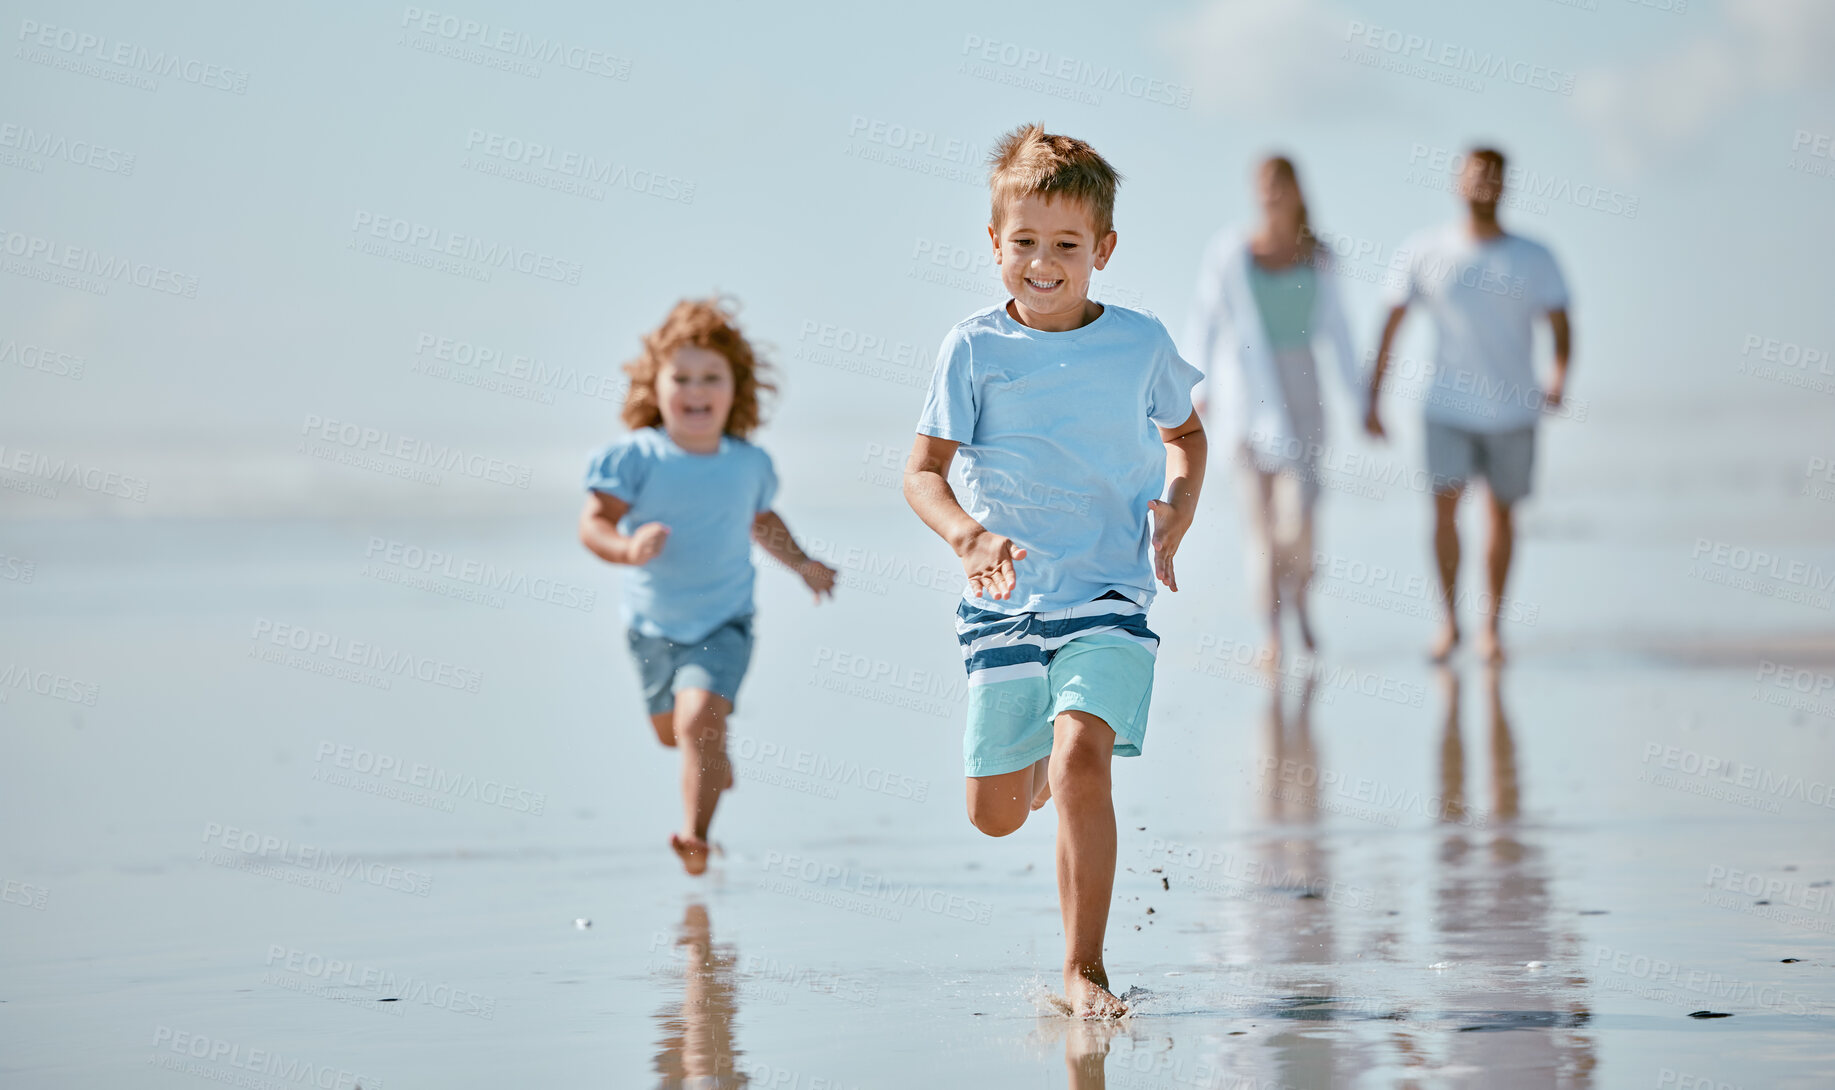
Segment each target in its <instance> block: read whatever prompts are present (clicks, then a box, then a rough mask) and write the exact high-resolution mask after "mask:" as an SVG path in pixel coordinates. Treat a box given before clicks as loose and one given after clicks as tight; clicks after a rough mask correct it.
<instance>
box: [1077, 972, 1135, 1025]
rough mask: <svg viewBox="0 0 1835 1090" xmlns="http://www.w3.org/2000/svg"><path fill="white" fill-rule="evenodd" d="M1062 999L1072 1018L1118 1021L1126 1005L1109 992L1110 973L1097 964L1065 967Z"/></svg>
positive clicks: (1126, 1008) (1124, 1011)
mask: <svg viewBox="0 0 1835 1090" xmlns="http://www.w3.org/2000/svg"><path fill="white" fill-rule="evenodd" d="M1064 998H1065V999H1066V1000H1068V1001H1069V1002H1070V1009H1071V1016H1072V1017H1074V1018H1120V1017H1121V1016H1122V1015H1124V1014H1127V1013H1128V1005H1127V1004H1126V1003H1123V1002H1122V1001H1121V1000H1119V999H1117V998H1115V993H1113V992H1111V991H1109V974H1108V973H1107V972H1105V971H1104V970H1103V968H1102V966H1100V965H1086V966H1082V967H1078V966H1067V967H1066V968H1065V970H1064Z"/></svg>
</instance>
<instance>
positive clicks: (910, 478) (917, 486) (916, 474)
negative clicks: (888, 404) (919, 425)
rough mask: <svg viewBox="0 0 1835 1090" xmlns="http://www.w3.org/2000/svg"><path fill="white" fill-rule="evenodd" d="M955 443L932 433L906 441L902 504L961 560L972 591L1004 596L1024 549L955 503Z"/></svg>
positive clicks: (1012, 581)
mask: <svg viewBox="0 0 1835 1090" xmlns="http://www.w3.org/2000/svg"><path fill="white" fill-rule="evenodd" d="M960 445H961V444H960V443H956V442H952V441H950V440H948V439H938V438H937V437H936V436H934V435H923V434H919V435H918V437H917V439H916V441H915V442H913V443H912V444H911V457H909V458H907V459H906V460H905V502H906V503H908V504H910V505H911V509H912V510H913V511H916V512H917V516H918V518H920V519H923V520H924V525H926V526H928V527H930V528H931V529H932V530H934V531H936V534H937V536H938V537H940V538H942V539H943V540H944V541H946V542H948V543H949V547H950V549H951V551H953V552H954V553H955V554H956V555H957V556H958V557H960V558H961V559H962V570H963V571H965V572H967V573H968V582H969V587H970V588H971V589H972V590H974V592H975V593H976V595H982V594H984V593H985V594H986V595H987V596H988V597H992V598H1008V597H1011V596H1012V594H1013V586H1014V583H1015V582H1016V579H1015V576H1014V574H1013V562H1014V561H1016V560H1021V559H1024V558H1025V555H1026V550H1025V549H1023V548H1020V547H1019V546H1017V545H1015V544H1014V543H1013V542H1012V541H1011V540H1009V539H1007V538H1005V537H1002V536H1001V535H999V534H994V533H989V532H988V529H987V527H985V526H983V525H981V523H979V522H976V521H975V520H974V519H972V518H970V517H969V514H968V512H967V511H964V510H963V509H962V505H961V504H960V503H958V502H956V493H955V490H954V489H952V488H950V487H949V463H950V462H952V461H954V460H955V457H956V448H957V447H958V446H960Z"/></svg>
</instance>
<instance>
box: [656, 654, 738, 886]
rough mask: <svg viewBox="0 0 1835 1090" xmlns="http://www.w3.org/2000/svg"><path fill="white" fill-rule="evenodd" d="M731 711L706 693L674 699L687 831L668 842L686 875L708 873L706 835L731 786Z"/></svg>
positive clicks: (679, 694)
mask: <svg viewBox="0 0 1835 1090" xmlns="http://www.w3.org/2000/svg"><path fill="white" fill-rule="evenodd" d="M731 707H732V705H730V704H728V703H727V701H726V698H725V697H723V696H718V695H716V694H714V693H710V692H708V691H707V690H706V689H683V690H681V691H679V692H677V693H676V694H675V736H676V739H677V740H678V742H679V743H680V745H681V749H682V808H683V824H682V831H681V832H679V833H675V834H672V835H671V836H670V837H669V845H670V847H672V848H674V849H675V854H677V855H679V856H681V857H682V869H684V870H686V871H687V872H688V873H689V874H700V873H701V872H702V871H705V870H706V869H707V851H708V849H707V829H708V826H709V825H711V824H712V823H713V820H714V807H716V806H718V805H719V803H720V792H721V791H723V790H725V789H726V786H727V784H729V783H730V782H731V781H732V774H733V771H732V767H731V765H730V764H729V763H728V762H727V759H726V715H727V712H728V711H729V710H731Z"/></svg>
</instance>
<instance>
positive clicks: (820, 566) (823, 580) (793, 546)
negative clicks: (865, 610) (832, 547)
mask: <svg viewBox="0 0 1835 1090" xmlns="http://www.w3.org/2000/svg"><path fill="white" fill-rule="evenodd" d="M752 540H753V541H756V542H758V544H759V547H760V548H762V549H764V551H765V552H767V553H770V554H771V558H772V559H773V560H775V561H777V562H778V563H779V564H782V565H783V566H784V567H786V568H789V569H790V570H791V571H793V572H795V573H796V574H798V575H800V576H802V577H803V582H804V583H805V584H807V585H808V587H809V589H810V591H811V593H813V594H814V595H815V596H816V601H817V602H820V601H821V600H822V595H824V594H826V595H828V596H829V597H830V598H833V597H834V596H835V569H833V568H831V567H829V566H828V565H827V564H824V563H822V562H821V561H820V560H816V559H814V558H812V557H811V556H810V555H809V554H808V553H806V552H804V551H803V547H802V546H801V545H798V544H797V543H796V537H795V535H793V534H792V533H791V532H790V527H788V526H786V525H784V520H783V518H782V517H780V516H779V515H778V513H777V512H776V511H760V512H759V513H758V514H757V516H755V517H754V518H753V519H752Z"/></svg>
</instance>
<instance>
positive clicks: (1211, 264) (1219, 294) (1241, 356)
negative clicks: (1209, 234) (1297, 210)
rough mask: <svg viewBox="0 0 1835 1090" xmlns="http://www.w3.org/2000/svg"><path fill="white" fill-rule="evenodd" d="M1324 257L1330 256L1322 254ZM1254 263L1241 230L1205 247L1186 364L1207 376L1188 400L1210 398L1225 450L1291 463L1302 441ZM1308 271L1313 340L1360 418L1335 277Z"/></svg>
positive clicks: (1361, 389) (1357, 374) (1354, 362)
mask: <svg viewBox="0 0 1835 1090" xmlns="http://www.w3.org/2000/svg"><path fill="white" fill-rule="evenodd" d="M1321 256H1322V257H1329V255H1328V254H1325V253H1324V251H1321ZM1253 260H1254V258H1253V257H1252V256H1250V253H1249V238H1248V235H1247V233H1246V232H1244V231H1243V230H1241V229H1240V228H1230V229H1226V230H1223V231H1219V232H1218V233H1217V235H1216V236H1215V237H1214V238H1212V239H1211V241H1210V244H1209V245H1208V246H1206V247H1205V250H1204V259H1203V261H1202V262H1201V263H1200V265H1199V268H1198V290H1197V295H1196V298H1195V299H1194V300H1193V304H1192V310H1191V317H1190V319H1189V321H1188V322H1187V323H1186V332H1185V348H1186V353H1187V354H1186V359H1187V360H1188V361H1189V362H1190V363H1191V364H1192V365H1193V366H1195V367H1197V368H1198V369H1199V370H1200V371H1203V372H1204V375H1205V379H1204V381H1203V382H1202V383H1200V384H1199V386H1198V389H1196V390H1193V391H1192V397H1193V398H1194V400H1195V399H1197V398H1199V397H1206V398H1207V399H1208V400H1209V402H1210V406H1209V416H1210V420H1209V421H1207V422H1206V426H1207V427H1210V428H1212V429H1213V430H1214V431H1216V432H1217V433H1218V434H1219V439H1220V440H1221V442H1222V443H1223V444H1225V446H1224V448H1223V449H1225V450H1234V449H1235V448H1236V447H1237V445H1239V444H1241V443H1245V442H1246V443H1248V444H1250V446H1252V447H1253V448H1254V449H1255V450H1256V451H1257V452H1258V453H1260V454H1263V455H1265V456H1267V457H1270V458H1274V459H1277V460H1279V461H1293V460H1295V459H1294V453H1295V452H1296V450H1297V449H1298V445H1299V442H1300V440H1299V439H1298V438H1297V437H1296V436H1295V435H1294V426H1293V414H1292V413H1291V412H1290V411H1288V407H1287V402H1286V398H1285V396H1284V395H1283V393H1282V388H1281V382H1280V377H1279V376H1278V375H1277V374H1276V373H1275V363H1274V354H1273V352H1272V351H1270V350H1269V347H1268V332H1267V330H1266V329H1265V328H1264V327H1263V325H1262V316H1261V311H1260V310H1259V309H1258V308H1257V307H1256V304H1255V295H1254V293H1253V292H1252V291H1251V289H1250V287H1249V265H1250V262H1252V261H1253ZM1313 267H1314V269H1316V270H1317V275H1316V276H1315V278H1314V279H1315V282H1316V283H1317V285H1318V287H1317V291H1316V293H1315V295H1314V301H1313V318H1312V323H1311V332H1312V335H1313V339H1314V340H1315V341H1317V340H1318V338H1320V337H1324V338H1326V339H1327V340H1328V341H1330V342H1331V346H1332V355H1333V356H1335V357H1337V361H1338V372H1339V374H1340V375H1341V376H1342V377H1343V379H1344V382H1345V385H1346V387H1347V388H1349V390H1350V391H1351V398H1352V403H1353V404H1354V405H1356V406H1357V411H1358V413H1359V414H1360V418H1361V414H1362V413H1363V412H1364V411H1365V410H1366V406H1367V403H1368V398H1369V391H1368V389H1367V388H1366V387H1365V384H1364V382H1363V380H1362V375H1361V370H1362V369H1361V367H1360V366H1359V364H1360V361H1359V360H1358V358H1357V355H1356V352H1355V351H1354V350H1353V349H1352V347H1351V329H1350V326H1349V325H1348V324H1347V323H1346V321H1345V316H1344V306H1343V303H1342V301H1341V299H1340V297H1339V292H1338V277H1337V275H1336V274H1335V273H1334V272H1333V270H1332V268H1331V266H1330V265H1329V264H1328V263H1327V262H1326V261H1324V260H1319V261H1315V262H1314V265H1313ZM1308 460H1310V459H1308Z"/></svg>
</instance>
